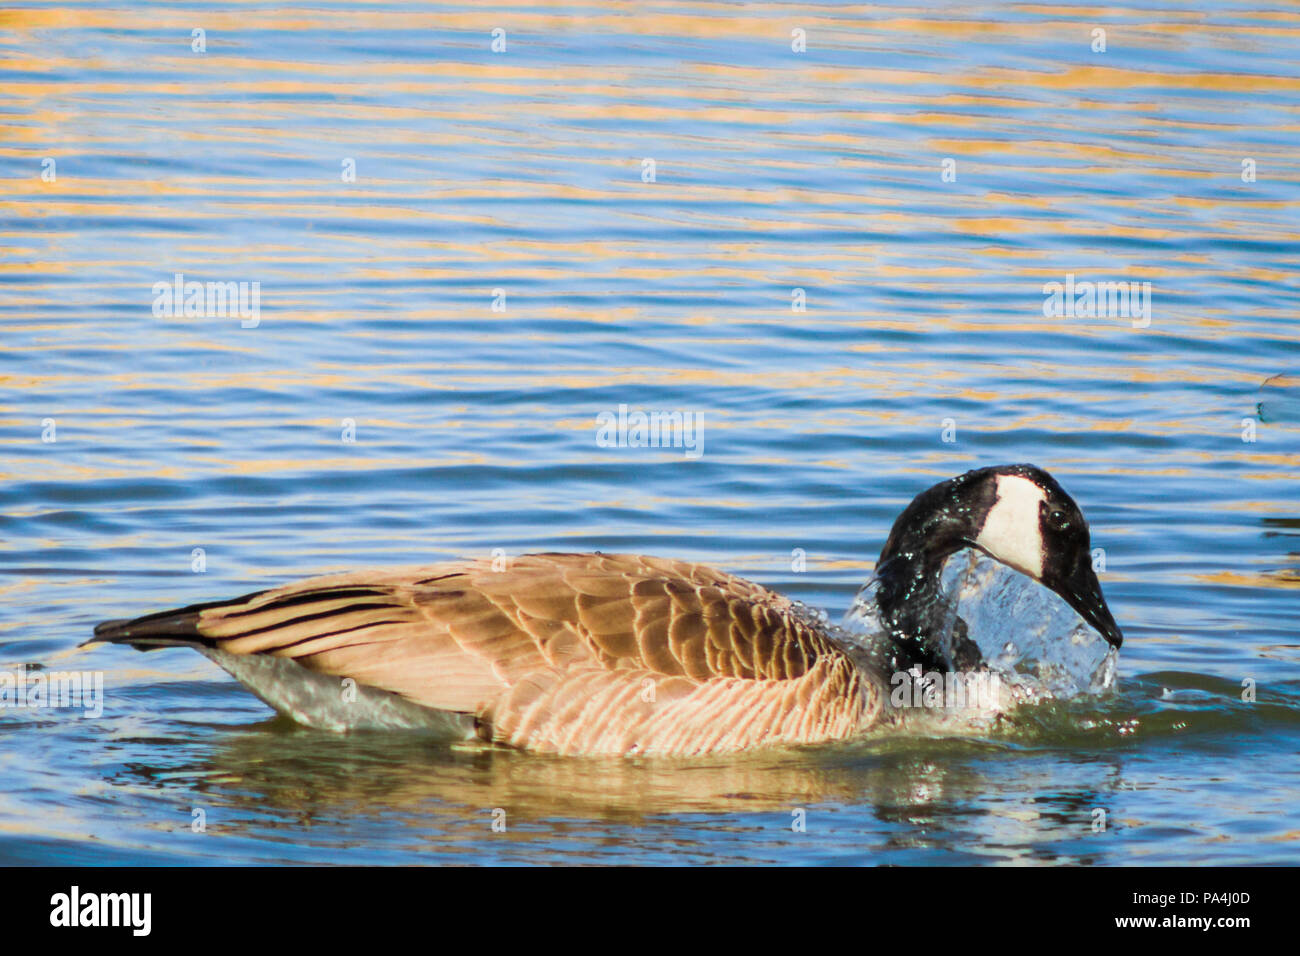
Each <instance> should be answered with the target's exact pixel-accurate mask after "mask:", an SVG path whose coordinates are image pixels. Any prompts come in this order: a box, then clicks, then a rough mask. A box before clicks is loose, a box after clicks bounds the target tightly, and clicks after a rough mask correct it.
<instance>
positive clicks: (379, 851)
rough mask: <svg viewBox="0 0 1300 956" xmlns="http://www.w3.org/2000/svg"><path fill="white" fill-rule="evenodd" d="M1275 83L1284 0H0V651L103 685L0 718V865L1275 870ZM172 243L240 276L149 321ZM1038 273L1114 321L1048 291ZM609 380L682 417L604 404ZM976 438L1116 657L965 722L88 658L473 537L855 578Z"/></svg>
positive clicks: (1282, 447)
mask: <svg viewBox="0 0 1300 956" xmlns="http://www.w3.org/2000/svg"><path fill="white" fill-rule="evenodd" d="M498 28H499V29H501V30H504V31H505V33H504V42H505V49H504V50H502V51H500V52H494V51H493V49H492V44H493V37H492V33H493V30H494V29H498ZM195 29H202V30H203V31H204V33H203V34H202V35H201V37H198V38H196V36H195V34H194V33H193V31H194V30H195ZM1097 29H1102V30H1104V31H1105V50H1104V52H1103V51H1100V50H1095V49H1094V46H1096V45H1097V43H1098V41H1097V38H1096V35H1095V34H1094V31H1095V30H1097ZM794 30H803V31H805V35H806V47H807V48H806V51H804V52H796V51H795V50H793V49H792V44H794V45H798V44H797V40H798V37H797V36H796V37H795V38H794V39H792V31H794ZM200 39H201V41H202V42H200ZM196 46H203V47H205V49H204V50H203V51H202V52H198V51H196V50H195V49H194V47H196ZM1298 94H1300V18H1298V17H1297V14H1296V10H1295V8H1294V7H1293V6H1291V5H1290V4H1282V3H1276V4H1275V3H1270V2H1267V0H1264V2H1261V3H1250V4H1238V3H1233V2H1223V0H1210V2H1209V3H1208V4H1206V3H1200V4H1195V5H1191V4H1188V5H1183V4H1179V3H1172V2H1171V3H1160V4H1152V5H1150V6H1146V7H1137V6H1125V5H1121V6H1113V7H1107V8H1104V9H1094V8H1090V7H1087V6H1075V5H1070V4H1055V5H1034V4H987V5H985V4H962V3H950V4H941V5H921V4H918V5H915V6H911V5H903V4H896V3H885V4H871V5H869V6H850V5H839V4H833V3H827V4H822V5H800V4H763V3H760V4H747V5H744V6H741V5H736V4H722V3H688V2H683V3H671V2H668V3H655V4H649V5H646V4H591V5H587V6H584V5H580V4H564V5H558V4H556V5H552V4H527V5H524V4H520V5H517V6H515V5H493V4H475V5H472V6H466V7H464V8H458V7H452V6H432V7H423V8H420V9H418V10H417V9H414V8H412V7H409V6H408V5H406V4H402V3H396V2H393V3H385V2H376V3H369V4H366V5H364V7H363V8H362V9H360V10H353V9H351V8H350V7H349V5H345V4H333V3H319V4H318V3H306V4H301V5H298V6H296V7H294V8H292V9H283V10H282V9H278V8H276V7H275V6H273V5H271V4H262V3H255V2H254V3H241V2H232V3H228V4H221V5H213V6H209V5H206V4H187V5H184V6H183V7H182V6H180V5H177V6H169V5H165V4H159V5H154V4H133V5H131V6H129V7H126V6H123V7H117V6H115V5H112V4H102V5H97V4H85V5H83V6H65V5H62V4H49V5H47V4H41V3H32V2H24V0H18V2H17V3H15V4H10V5H9V6H8V8H7V9H6V10H4V11H0V336H2V338H0V479H2V481H0V595H2V597H0V667H2V668H3V669H5V670H7V671H9V672H11V673H18V672H19V671H20V670H21V669H22V668H24V667H34V666H36V665H44V666H46V667H48V668H51V669H55V668H81V669H87V670H92V671H100V672H102V674H103V680H104V694H105V702H104V708H103V713H102V714H101V715H99V716H97V717H94V716H81V714H80V712H78V711H75V710H70V709H45V710H21V711H20V710H13V709H10V710H7V711H4V712H2V713H0V779H3V781H4V785H3V786H2V787H0V862H11V863H12V862H75V863H109V862H112V863H163V862H165V863H216V862H223V863H224V862H234V863H239V862H274V861H301V862H314V863H319V862H345V863H399V862H400V863H413V862H444V861H451V862H471V861H473V862H492V863H503V862H536V861H563V862H585V861H600V862H671V863H683V862H767V861H773V862H781V863H821V862H850V863H969V862H993V861H996V862H1013V863H1017V862H1019V863H1061V862H1069V863H1098V864H1117V863H1120V864H1133V863H1174V864H1197V863H1296V862H1298V861H1300V842H1297V841H1300V761H1297V754H1298V752H1300V720H1298V719H1297V712H1298V711H1300V640H1298V628H1297V617H1298V615H1297V607H1298V604H1297V598H1298V597H1300V591H1298V590H1297V589H1300V495H1298V494H1297V488H1298V484H1297V466H1298V465H1300V411H1298V409H1300V403H1298V402H1296V401H1295V398H1294V394H1295V393H1294V392H1290V391H1288V390H1287V383H1288V382H1294V381H1297V380H1296V379H1288V378H1287V376H1294V375H1296V374H1297V373H1300V367H1298V366H1300V346H1298V345H1297V321H1296V319H1297V307H1298V306H1300V291H1298V290H1297V284H1296V275H1297V272H1296V269H1297V263H1298V261H1300V241H1298V240H1300V235H1298V230H1297V223H1300V151H1298V150H1297V144H1298V142H1300V106H1298V103H1300V95H1298ZM648 160H651V161H653V166H651V164H650V163H649V162H647V161H648ZM945 160H951V161H952V162H951V163H950V164H945ZM353 173H354V174H355V175H354V177H353ZM652 173H653V175H652ZM954 176H955V178H954ZM647 180H650V181H647ZM178 273H180V274H182V275H183V276H184V277H185V279H186V280H197V281H202V282H209V281H212V282H249V283H252V282H257V283H259V284H260V285H259V294H260V299H259V306H258V311H257V314H256V316H255V317H252V318H249V319H247V320H245V321H241V319H240V317H239V316H238V315H225V316H222V315H207V316H193V315H191V316H186V315H184V314H181V315H170V314H167V313H166V312H165V310H161V309H155V307H154V306H155V304H156V302H155V300H156V298H157V296H158V295H159V293H157V292H155V284H156V283H159V284H161V287H162V288H164V289H165V288H167V287H168V284H169V283H171V282H173V281H174V276H175V275H176V274H178ZM1067 276H1073V277H1074V281H1076V282H1084V281H1094V282H1096V281H1126V282H1133V283H1144V282H1149V283H1150V289H1151V293H1150V300H1149V302H1150V313H1149V324H1148V323H1147V322H1146V320H1145V318H1143V317H1139V318H1137V319H1134V318H1132V317H1125V316H1122V315H1111V316H1101V317H1086V316H1079V315H1075V316H1074V317H1070V316H1059V317H1058V316H1055V315H1046V314H1045V310H1044V304H1045V295H1044V285H1045V284H1046V283H1051V282H1060V283H1065V282H1066V281H1067ZM1139 287H1140V286H1139ZM794 290H803V291H802V293H797V292H795V291H794ZM801 296H802V304H803V306H804V307H803V310H802V311H800V310H799V306H800V304H801V303H800V297H801ZM250 307H251V302H250ZM250 310H251V308H250ZM1049 311H1050V310H1049ZM158 312H162V314H157V313H158ZM182 313H183V310H182ZM254 319H255V321H254ZM245 326H248V327H245ZM1276 376H1282V378H1275V377H1276ZM1270 379H1272V380H1273V384H1272V385H1271V386H1268V387H1264V385H1263V383H1264V382H1265V381H1266V380H1270ZM1270 389H1271V390H1272V391H1270ZM1265 393H1267V395H1266V394H1265ZM1269 395H1271V396H1273V397H1274V401H1273V402H1272V403H1271V404H1269V403H1266V406H1265V407H1266V413H1265V414H1264V415H1263V416H1261V415H1260V414H1259V412H1258V410H1257V403H1259V402H1260V401H1261V400H1263V399H1264V398H1265V397H1268V396H1269ZM620 405H627V406H629V408H631V409H633V410H635V409H643V410H664V411H673V410H677V411H684V412H689V413H693V414H697V415H699V416H701V421H702V422H703V429H702V432H701V437H702V445H701V451H702V454H699V455H698V456H694V455H689V454H687V453H686V450H685V449H681V448H676V449H674V448H668V449H653V448H609V447H601V446H600V445H599V444H598V443H597V440H596V437H597V436H596V419H597V416H598V415H600V414H601V413H602V412H607V411H617V409H618V407H619V406H620ZM353 432H354V435H355V441H346V440H344V439H345V438H348V437H352V434H353ZM49 439H53V440H49ZM1010 461H1032V462H1034V463H1037V464H1039V465H1041V466H1043V467H1045V468H1048V469H1049V470H1050V471H1051V472H1052V473H1053V474H1054V475H1055V476H1056V477H1057V478H1058V479H1059V480H1060V481H1061V482H1062V484H1063V485H1064V486H1065V487H1066V489H1067V490H1069V491H1070V492H1071V494H1072V495H1073V496H1074V497H1075V498H1076V500H1078V501H1079V503H1080V504H1081V506H1082V507H1083V509H1084V511H1085V513H1086V514H1087V516H1088V518H1089V520H1090V521H1091V524H1092V533H1093V543H1094V545H1096V546H1098V547H1102V548H1104V549H1105V571H1104V572H1103V573H1102V575H1101V579H1102V582H1103V586H1104V588H1105V591H1106V594H1107V596H1108V598H1109V602H1110V605H1111V608H1112V610H1113V611H1114V613H1115V616H1116V618H1117V619H1118V620H1119V622H1120V624H1121V626H1122V627H1123V629H1124V632H1125V635H1126V643H1125V646H1124V649H1123V654H1122V656H1121V659H1120V678H1119V689H1118V692H1117V693H1116V694H1115V695H1113V696H1112V697H1110V698H1108V699H1106V700H1104V701H1100V702H1096V701H1094V702H1090V703H1089V702H1075V703H1071V704H1056V705H1050V706H1043V707H1040V708H1036V709H1033V710H1031V711H1029V712H1026V713H1024V714H1022V715H1021V716H1020V717H1018V718H1017V719H1016V721H1015V722H1014V723H1013V725H1012V726H1010V727H1009V728H1007V729H1005V730H1004V731H1002V732H999V733H997V734H996V735H992V736H981V737H969V736H968V737H960V738H953V737H934V738H924V739H918V738H917V737H916V736H914V735H898V734H894V735H885V736H883V737H880V738H878V739H873V740H869V741H865V742H863V743H861V744H858V745H854V746H840V747H829V748H809V749H802V750H791V751H784V752H770V753H760V754H754V755H748V756H737V757H728V758H710V759H698V760H685V761H668V760H658V761H655V760H587V759H555V758H548V757H536V756H528V755H520V754H514V753H509V752H501V751H475V750H450V749H448V748H446V747H443V746H438V745H433V744H430V743H427V742H423V741H420V740H418V739H412V738H401V737H382V736H352V737H344V738H340V737H335V736H332V735H329V734H323V733H317V732H312V731H307V730H302V729H298V728H295V727H293V726H290V725H286V724H285V723H284V722H282V721H279V720H275V719H272V715H271V712H270V711H269V710H268V709H267V708H266V707H265V706H264V705H262V704H261V703H259V702H258V701H257V700H256V699H254V698H252V697H250V696H249V695H247V694H246V693H244V692H243V691H242V690H241V689H240V688H239V687H238V685H236V684H235V683H234V682H233V681H232V680H231V679H229V678H228V677H227V676H226V675H225V674H224V673H222V672H221V671H219V670H218V669H217V668H216V667H214V666H213V665H212V664H210V663H209V662H207V661H206V660H204V659H203V658H202V657H200V656H199V655H197V654H194V653H192V652H189V651H182V650H168V651H162V652H158V653H154V654H149V655H142V654H137V653H134V652H131V651H129V650H127V649H124V648H116V647H109V648H94V649H87V650H80V651H78V650H75V647H76V645H77V644H78V643H79V642H80V641H82V640H84V639H85V638H86V637H87V636H89V632H90V628H91V627H92V625H93V624H94V623H96V622H97V621H100V620H102V619H105V618H112V617H124V616H134V615H137V614H142V613H144V612H146V611H150V610H154V609H157V608H161V607H169V606H174V605H178V604H184V603H190V602H194V601H201V600H211V599H214V598H219V597H224V596H231V595H235V594H241V593H244V592H247V591H251V590H254V589H256V588H260V587H264V586H270V585H274V584H278V583H282V582H285V581H288V580H291V579H293V578H295V577H298V576H302V575H307V574H311V573H315V572H321V571H328V570H341V569H347V568H353V567H361V566H366V565H391V564H405V563H418V562H432V561H435V560H441V559H445V558H452V557H482V556H487V555H489V554H491V553H492V551H493V549H495V548H501V549H504V551H505V553H507V554H517V553H521V552H525V551H530V550H556V549H561V550H591V549H601V550H608V551H614V550H623V551H638V552H647V553H652V554H662V555H669V556H675V557H685V558H691V559H695V560H700V561H706V562H710V563H713V564H716V565H717V566H719V567H721V568H724V569H726V570H729V571H733V572H736V573H739V574H742V575H744V576H746V577H749V578H752V579H754V580H757V581H759V582H762V583H764V584H767V585H769V586H771V587H774V588H776V589H778V590H781V591H783V592H786V593H788V594H790V595H792V596H794V597H797V598H799V599H800V600H804V601H807V602H809V603H811V604H814V605H818V606H822V607H826V608H828V609H830V610H831V611H832V613H834V614H838V613H840V612H842V611H843V610H844V609H845V608H846V607H847V606H848V605H849V603H850V601H851V600H852V598H853V595H854V593H855V591H856V590H857V588H858V586H859V585H860V584H861V582H862V580H863V579H864V578H865V577H866V576H867V574H868V573H869V571H870V569H871V567H872V566H873V563H874V560H875V558H876V556H877V554H878V553H879V551H880V548H881V546H882V544H883V543H884V539H885V535H886V533H887V531H888V528H889V525H890V523H891V522H892V520H893V518H894V516H895V515H896V514H897V513H898V512H899V510H900V509H901V508H902V507H903V505H904V504H905V503H906V502H907V501H908V500H910V498H911V497H912V496H913V495H914V494H915V493H917V492H918V491H920V490H922V489H923V488H924V487H926V486H928V485H929V484H931V483H933V482H935V481H938V480H940V479H942V478H946V477H949V476H951V475H954V474H957V473H959V472H961V471H963V470H965V469H967V468H969V467H974V466H979V465H986V464H996V463H1001V462H1010ZM199 548H201V549H203V552H202V560H203V562H205V565H204V566H205V570H203V571H202V573H196V571H195V570H194V568H195V562H196V561H197V560H198V559H197V558H196V557H195V549H199ZM795 549H802V550H803V553H804V555H805V560H806V569H805V570H802V571H796V570H794V567H795V566H797V558H792V555H794V554H795ZM1243 682H1245V683H1244V685H1243ZM1251 691H1253V694H1254V700H1253V701H1251V700H1243V694H1244V695H1245V696H1246V697H1248V698H1249V697H1250V696H1251V693H1250V692H1251ZM497 808H500V809H502V810H504V811H505V813H506V819H507V821H508V825H507V829H506V832H504V833H494V832H493V831H492V828H491V823H492V820H493V811H494V809H497ZM795 809H804V810H806V812H807V832H804V833H799V832H794V831H793V830H792V827H791V822H792V811H793V810H795ZM1098 810H1102V811H1104V820H1105V828H1104V829H1099V828H1098V827H1097V826H1096V822H1097V821H1098V819H1099V816H1098V814H1097V812H1096V811H1098ZM196 811H202V815H203V819H204V820H205V822H206V831H205V832H202V833H197V832H194V828H193V826H192V823H193V821H194V819H195V813H196Z"/></svg>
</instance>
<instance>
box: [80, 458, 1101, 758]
mask: <svg viewBox="0 0 1300 956" xmlns="http://www.w3.org/2000/svg"><path fill="white" fill-rule="evenodd" d="M1089 546H1090V542H1089V535H1088V526H1087V524H1086V522H1085V521H1084V519H1083V515H1082V514H1081V513H1080V511H1079V509H1078V507H1077V506H1076V505H1075V503H1074V501H1073V500H1071V498H1070V496H1069V495H1067V494H1066V493H1065V492H1064V491H1063V490H1062V489H1061V486H1060V485H1058V484H1057V483H1056V481H1055V480H1054V479H1053V478H1052V477H1051V476H1050V475H1048V474H1047V472H1045V471H1043V470H1042V469H1040V468H1037V467H1034V466H1032V465H1008V466H1001V467H995V468H982V469H979V470H976V471H969V472H967V473H966V474H964V475H961V476H959V477H956V478H952V479H950V480H948V481H944V482H941V483H939V484H937V485H935V486H934V487H932V488H930V489H929V490H928V491H925V492H922V493H921V494H920V495H918V496H917V497H916V498H915V499H914V500H913V501H912V503H911V504H909V505H908V506H907V508H905V509H904V510H903V513H902V514H901V515H899V517H898V519H897V520H896V521H895V522H894V526H893V529H892V530H891V531H890V534H889V539H888V540H887V541H886V542H885V547H884V550H883V551H882V552H881V554H880V560H879V562H878V564H877V568H876V575H877V581H878V585H879V586H878V589H877V590H876V592H875V593H876V601H877V604H878V612H879V620H880V622H881V623H882V625H883V629H882V633H881V634H880V635H878V636H877V639H876V640H875V641H873V642H871V643H870V644H863V643H859V642H857V641H846V640H844V639H842V637H840V636H839V635H838V634H837V631H836V629H832V628H829V627H826V626H824V625H823V624H822V623H821V622H820V621H819V619H818V618H817V617H815V616H813V615H810V614H808V613H806V611H805V610H804V609H803V608H802V606H801V605H797V604H796V603H795V602H792V601H791V600H789V599H788V598H785V597H782V596H781V595H778V594H775V593H773V592H772V591H769V590H767V589H766V588H764V587H761V586H759V585H757V584H752V583H750V582H749V581H745V580H742V579H740V578H737V577H733V576H731V575H728V574H724V573H722V572H720V571H715V570H713V569H711V568H708V567H704V566H702V565H698V564H691V563H689V562H685V561H673V560H667V559H663V558H652V557H643V556H639V555H626V554H601V553H599V552H597V553H594V554H528V555H523V556H521V557H518V558H515V559H513V560H512V561H510V562H509V563H508V566H506V567H504V568H501V569H498V568H496V567H494V566H493V563H492V562H491V561H469V562H459V563H452V564H442V565H434V566H431V567H421V568H405V569H390V570H377V571H359V572H353V573H348V574H339V575H330V576H325V577H316V578H310V579H307V580H305V581H301V582H298V583H296V584H289V585H286V586H284V587H279V588H273V589H271V590H266V591H258V592H256V593H254V594H249V595H245V596H244V597H240V598H236V599H234V600H232V601H218V602H215V603H211V604H196V605H193V606H190V607H186V608H181V609H178V610H172V611H163V612H160V613H157V614H150V615H147V616H145V617H140V618H136V619H135V620H129V621H106V622H104V623H103V624H100V625H99V626H98V627H96V628H95V636H94V637H93V638H92V639H91V640H90V641H87V642H86V643H88V644H89V643H96V642H110V643H121V644H130V645H132V646H133V647H136V648H139V649H143V650H148V649H152V648H157V647H170V646H185V647H193V648H194V649H196V650H198V651H200V652H202V653H203V654H205V655H207V656H208V657H209V658H211V659H212V660H213V661H215V662H216V663H217V664H219V665H220V666H221V667H223V668H225V669H226V670H227V671H229V672H230V673H231V674H232V675H234V677H235V678H237V679H238V680H239V681H240V682H241V683H243V684H244V685H245V686H246V687H247V688H248V689H249V690H251V691H252V692H253V693H254V694H256V695H257V696H258V697H260V698H261V699H262V700H263V701H265V702H266V703H267V704H269V705H270V706H271V707H273V708H275V709H276V710H277V711H280V712H281V713H284V714H287V715H288V716H290V717H292V718H293V719H295V720H297V721H299V722H300V723H304V724H307V725H310V726H316V727H322V728H326V729H330V730H348V729H356V728H382V727H422V728H426V729H434V730H437V731H439V732H440V733H442V734H444V735H447V736H451V737H454V738H461V739H467V738H471V737H473V736H475V735H477V736H479V737H481V738H483V739H486V740H490V741H494V742H498V743H502V744H507V745H510V746H513V747H518V748H523V749H528V750H535V751H546V752H551V753H560V754H632V753H637V754H645V753H656V754H703V753H717V752H723V751H736V750H744V749H748V748H753V747H759V746H764V745H774V744H799V743H815V742H821V741H829V740H840V739H844V738H849V737H853V736H854V735H857V734H860V733H862V732H863V731H865V730H867V729H868V728H870V727H871V726H872V725H873V724H875V723H877V722H878V721H879V719H880V717H881V713H882V710H884V709H885V708H886V707H887V706H888V686H889V675H890V674H891V673H898V672H900V671H903V670H907V669H909V668H912V667H914V666H916V665H919V666H921V667H922V668H924V669H925V670H927V671H928V670H938V671H941V672H951V671H955V670H959V669H974V668H978V667H979V666H980V655H979V651H978V648H976V647H975V645H974V644H972V643H971V642H970V641H968V640H965V638H964V635H962V634H961V633H955V634H950V635H949V636H948V637H946V638H945V639H943V640H939V639H938V638H937V637H936V628H937V623H936V618H935V615H936V613H937V612H936V608H937V607H938V606H939V604H940V603H941V602H939V601H938V600H937V598H938V594H939V586H940V571H941V568H942V566H943V564H944V561H945V559H946V558H947V557H949V556H950V555H952V554H954V553H956V552H957V551H959V550H961V549H965V548H972V547H973V548H975V549H978V550H980V551H983V552H985V553H986V554H988V555H989V556H990V557H992V558H994V559H996V560H997V561H1000V562H1002V563H1003V564H1005V565H1008V566H1010V567H1011V568H1014V569H1015V570H1017V571H1019V572H1021V573H1023V574H1025V575H1028V576H1029V577H1031V578H1033V579H1035V580H1037V581H1039V582H1041V583H1042V584H1043V585H1045V586H1046V587H1048V588H1050V589H1052V590H1053V591H1055V592H1056V593H1057V594H1059V595H1060V596H1061V597H1062V598H1063V599H1064V600H1065V601H1066V602H1068V603H1069V605H1070V606H1071V607H1073V608H1074V609H1075V610H1076V611H1077V612H1078V613H1079V615H1080V616H1081V617H1082V618H1083V619H1084V620H1085V621H1087V622H1088V623H1089V624H1090V625H1091V626H1092V627H1093V628H1095V629H1096V630H1097V631H1098V632H1099V633H1100V634H1101V635H1102V636H1103V637H1104V638H1105V639H1106V640H1107V641H1108V642H1109V643H1110V644H1111V645H1113V646H1114V647H1116V648H1118V647H1119V645H1120V643H1121V641H1122V636H1121V634H1120V630H1119V628H1118V627H1117V626H1116V624H1115V621H1114V619H1113V618H1112V617H1111V613H1110V610H1109V609H1108V608H1107V606H1106V602H1105V600H1104V598H1103V597H1102V593H1101V585H1100V584H1099V583H1098V581H1097V577H1096V575H1095V574H1094V573H1093V570H1092V566H1091V563H1090V552H1089ZM950 630H951V629H950Z"/></svg>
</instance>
